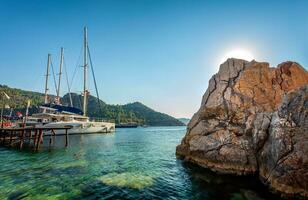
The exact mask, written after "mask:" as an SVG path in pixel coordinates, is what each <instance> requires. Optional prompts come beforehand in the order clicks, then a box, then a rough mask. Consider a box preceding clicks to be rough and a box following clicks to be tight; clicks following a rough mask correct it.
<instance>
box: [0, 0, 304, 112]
mask: <svg viewBox="0 0 308 200" xmlns="http://www.w3.org/2000/svg"><path fill="white" fill-rule="evenodd" d="M307 9H308V1H305V0H303V1H301V0H289V1H285V0H277V1H274V0H273V1H269V0H255V1H246V0H245V1H244V0H243V1H241V0H234V1H231V0H230V1H217V0H215V1H206V0H203V1H197V0H99V1H94V0H84V1H79V0H71V1H69V0H50V1H48V0H19V1H17V0H0V24H1V31H0V61H1V62H0V70H1V71H0V84H6V85H9V86H12V87H17V88H21V89H27V90H34V91H39V92H43V91H44V76H43V75H44V73H45V68H46V62H47V54H48V53H51V54H52V59H53V65H54V67H55V71H58V65H59V54H60V47H61V46H63V47H64V48H65V60H66V66H67V68H68V72H69V76H70V77H72V75H73V74H74V73H73V72H74V70H75V68H76V66H77V65H81V63H82V59H78V58H79V55H80V51H81V48H82V37H83V36H82V34H83V33H82V31H83V26H84V25H86V26H88V29H89V46H90V49H91V54H92V55H91V56H92V59H93V64H94V67H95V72H96V79H97V82H98V86H99V91H100V96H101V98H102V99H103V100H104V101H105V102H107V103H110V104H125V103H128V102H134V101H140V102H142V103H144V104H146V105H148V106H150V107H152V108H154V109H155V110H158V111H161V112H166V113H168V114H171V115H173V116H175V117H191V116H192V115H193V113H194V112H196V111H197V109H198V108H199V106H200V103H201V97H202V95H203V93H204V92H205V90H206V88H207V85H208V80H209V78H210V77H211V76H212V75H213V73H215V72H216V71H217V69H218V66H219V63H220V62H221V60H222V58H224V57H225V55H226V54H228V53H229V52H230V51H232V50H234V49H245V50H246V51H249V52H250V54H252V55H253V57H254V58H255V59H256V60H258V61H267V62H269V63H270V64H271V65H272V66H275V65H277V64H278V63H280V62H283V61H286V60H294V61H297V62H299V63H300V64H301V65H303V66H304V67H305V68H306V69H307V66H308V12H307ZM81 70H82V69H81V68H80V67H78V68H77V73H76V76H75V78H74V81H73V86H72V89H73V91H75V92H80V91H81V90H82V76H81V75H82V71H81ZM50 80H52V79H50ZM90 87H91V91H92V94H95V90H94V86H93V83H91V84H90ZM50 88H51V89H52V91H54V89H53V88H54V87H53V82H52V81H50ZM66 92H67V89H66V84H64V82H63V87H62V92H61V93H62V94H64V93H66Z"/></svg>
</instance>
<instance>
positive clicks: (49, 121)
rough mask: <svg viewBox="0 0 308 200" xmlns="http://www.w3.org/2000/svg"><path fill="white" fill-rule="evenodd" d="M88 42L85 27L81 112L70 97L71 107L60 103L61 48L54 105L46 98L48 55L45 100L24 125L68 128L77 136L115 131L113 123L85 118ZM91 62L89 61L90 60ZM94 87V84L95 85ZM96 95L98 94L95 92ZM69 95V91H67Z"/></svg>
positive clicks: (60, 132)
mask: <svg viewBox="0 0 308 200" xmlns="http://www.w3.org/2000/svg"><path fill="white" fill-rule="evenodd" d="M88 50H89V47H88V41H87V27H85V28H84V63H83V69H84V70H83V72H84V73H83V75H84V77H83V78H84V80H83V81H84V87H83V94H82V95H83V110H80V109H78V108H75V107H73V106H72V105H73V103H72V98H71V96H70V103H71V106H64V105H61V103H60V84H61V74H62V65H63V52H64V50H63V48H61V60H60V73H59V81H58V85H57V89H56V92H57V96H56V98H55V103H51V102H50V100H49V97H48V90H49V89H48V76H49V68H50V63H51V56H50V54H49V55H48V61H47V73H46V81H45V99H44V102H45V104H43V105H42V106H40V107H39V109H40V112H38V113H35V114H32V115H31V116H29V117H27V118H26V120H25V124H26V125H27V126H28V125H32V126H36V127H44V128H63V127H67V126H70V127H71V129H69V130H68V133H69V134H79V133H81V134H82V133H106V132H113V131H115V123H112V122H108V121H103V120H101V121H91V120H90V118H89V117H88V116H87V102H88V96H89V91H88V87H87V76H88V67H89V65H88V55H89V54H88V53H89V52H88ZM90 62H91V60H90ZM95 85H96V84H95ZM97 94H98V92H97ZM69 95H70V91H69ZM53 134H64V131H63V130H58V131H56V132H55V133H53Z"/></svg>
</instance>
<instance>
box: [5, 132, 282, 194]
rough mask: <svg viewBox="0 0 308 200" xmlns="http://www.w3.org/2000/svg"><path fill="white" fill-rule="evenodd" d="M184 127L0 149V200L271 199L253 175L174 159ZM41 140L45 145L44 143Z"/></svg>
mask: <svg viewBox="0 0 308 200" xmlns="http://www.w3.org/2000/svg"><path fill="white" fill-rule="evenodd" d="M184 134H185V127H150V128H137V129H118V130H117V132H116V133H114V134H109V135H104V134H92V135H73V136H70V138H69V139H70V140H69V147H68V148H64V142H63V140H62V139H63V138H62V139H61V138H60V137H58V138H56V143H55V145H54V146H53V147H52V148H49V147H47V146H46V147H44V148H43V149H41V151H39V152H37V153H33V152H31V151H27V150H23V151H18V150H12V149H5V148H0V163H1V165H0V199H31V200H32V199H40V200H41V199H205V200H206V199H209V200H214V199H215V200H216V199H232V200H236V199H239V200H240V199H275V198H277V197H274V196H273V195H271V194H269V192H268V191H267V190H266V188H264V187H263V186H262V185H261V184H260V183H259V182H258V181H257V179H256V178H253V177H250V178H239V177H232V176H221V175H217V174H214V173H212V172H209V171H208V170H204V169H201V168H199V167H196V166H194V165H191V164H187V163H184V162H182V161H181V160H177V159H176V157H175V147H176V145H177V144H179V143H180V141H181V139H182V137H183V136H184ZM47 141H48V138H46V141H45V144H46V143H48V142H47Z"/></svg>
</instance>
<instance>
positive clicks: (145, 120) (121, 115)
mask: <svg viewBox="0 0 308 200" xmlns="http://www.w3.org/2000/svg"><path fill="white" fill-rule="evenodd" d="M3 92H5V93H7V94H8V95H9V96H10V97H11V98H10V99H9V100H6V99H5V98H4V96H3V95H2V94H3ZM0 95H1V96H0V106H1V105H3V104H4V103H7V104H9V105H10V107H12V108H14V110H15V111H22V112H24V110H25V107H26V105H27V101H28V99H31V109H30V114H31V113H33V112H37V110H38V109H37V106H38V105H40V104H42V103H43V102H44V94H42V93H39V92H32V91H25V90H21V89H16V88H10V87H8V86H6V85H0ZM71 96H72V100H73V105H74V107H77V108H80V109H81V108H82V102H83V97H82V96H81V95H78V94H76V93H71ZM50 98H51V99H53V98H54V96H50ZM61 102H62V104H63V105H69V102H70V101H69V95H68V94H66V95H64V96H63V98H62V99H61ZM87 109H88V113H87V114H88V116H89V117H91V118H105V119H111V120H114V121H115V122H116V123H137V124H139V125H148V126H184V125H185V124H184V123H182V122H181V121H179V120H177V119H175V118H174V117H171V116H169V115H167V114H164V113H160V112H157V111H155V110H153V109H151V108H149V107H147V106H145V105H143V104H142V103H140V102H135V103H129V104H125V105H109V104H106V103H105V102H103V101H101V100H100V101H98V99H97V98H96V97H94V96H91V95H90V96H89V98H88V107H87Z"/></svg>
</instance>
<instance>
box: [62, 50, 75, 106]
mask: <svg viewBox="0 0 308 200" xmlns="http://www.w3.org/2000/svg"><path fill="white" fill-rule="evenodd" d="M63 63H64V73H65V78H66V84H67V90H68V95H69V97H70V105H71V107H74V105H73V99H72V94H71V87H70V85H69V81H68V75H67V70H66V63H65V58H64V56H63Z"/></svg>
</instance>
